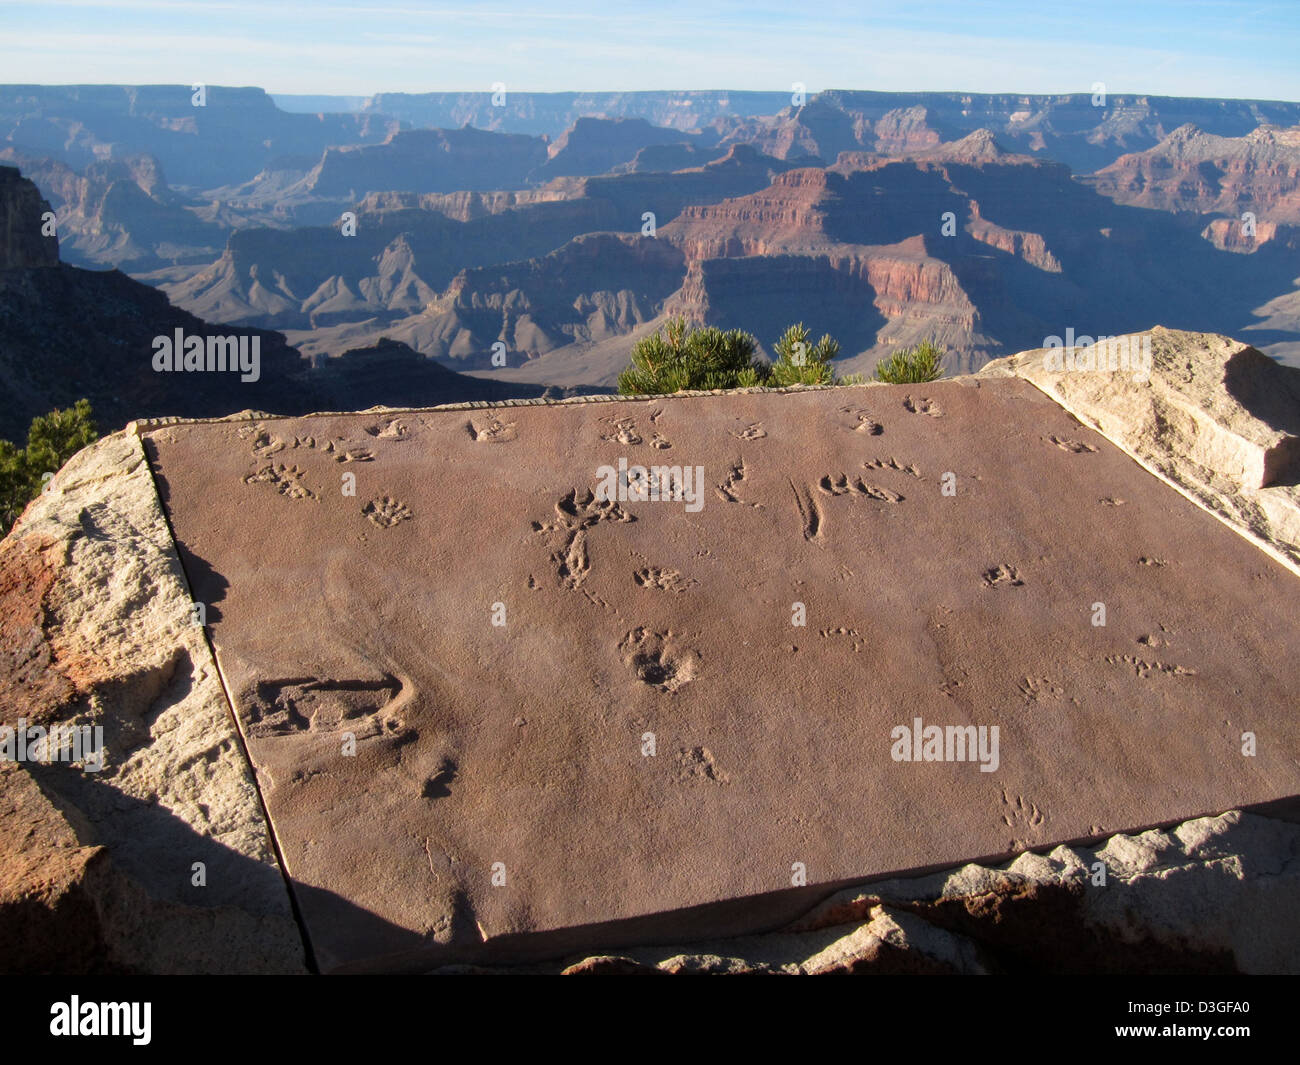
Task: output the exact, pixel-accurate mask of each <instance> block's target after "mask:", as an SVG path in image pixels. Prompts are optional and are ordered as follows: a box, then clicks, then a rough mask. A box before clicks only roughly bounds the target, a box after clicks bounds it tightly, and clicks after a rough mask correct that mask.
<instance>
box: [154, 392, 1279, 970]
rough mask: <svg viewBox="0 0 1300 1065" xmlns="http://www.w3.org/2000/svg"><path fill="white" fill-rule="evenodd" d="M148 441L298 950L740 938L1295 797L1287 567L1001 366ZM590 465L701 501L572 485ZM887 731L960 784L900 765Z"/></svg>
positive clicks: (405, 956) (487, 955)
mask: <svg viewBox="0 0 1300 1065" xmlns="http://www.w3.org/2000/svg"><path fill="white" fill-rule="evenodd" d="M144 436H145V447H146V451H147V453H148V454H149V456H150V461H151V462H152V463H153V465H154V469H155V473H156V476H157V479H158V482H159V486H160V489H161V491H162V495H163V501H164V505H165V507H166V508H167V511H168V514H169V516H170V518H171V521H172V525H173V528H174V530H175V534H176V537H177V541H178V543H179V545H180V547H181V555H182V560H183V563H184V565H185V569H186V573H187V575H188V577H189V580H190V584H191V586H192V588H193V592H194V595H195V597H196V598H197V599H198V600H200V601H202V602H203V603H204V604H205V605H206V607H207V616H208V621H209V624H210V628H211V634H212V640H213V644H214V646H215V648H216V651H217V658H218V662H219V664H220V667H221V670H222V673H223V676H224V678H225V681H226V684H227V687H228V689H229V691H230V692H231V694H232V696H233V700H234V703H235V706H236V710H237V714H238V717H239V722H240V726H241V730H242V733H243V736H244V738H245V740H246V742H247V745H248V749H249V752H250V754H251V757H252V759H253V762H254V764H255V766H256V770H257V777H258V782H259V785H260V787H261V790H262V793H263V795H264V797H265V800H266V803H267V806H268V808H269V810H270V814H271V819H272V824H273V827H274V831H275V833H276V836H277V839H278V842H279V845H280V849H281V853H282V855H283V858H284V861H285V863H286V866H287V870H288V873H289V874H290V876H291V877H292V880H293V883H294V890H295V894H296V895H297V897H298V902H299V905H300V907H301V909H302V912H303V916H304V921H305V925H306V928H307V931H308V934H309V936H310V939H311V942H312V946H313V949H314V950H315V953H316V956H317V958H318V960H319V961H320V963H321V966H322V968H324V969H326V970H349V969H367V968H401V967H411V968H423V969H427V968H429V967H431V966H432V965H437V964H442V963H454V962H471V961H472V962H480V961H482V962H489V961H491V960H493V959H498V960H499V959H502V958H508V959H510V960H520V959H525V958H527V957H529V956H535V957H545V956H557V955H559V954H562V953H565V952H576V951H580V950H584V949H588V948H589V947H594V946H597V945H599V946H600V947H601V949H603V950H606V951H607V950H608V949H609V948H610V947H611V946H615V945H617V944H618V943H619V942H628V943H634V942H641V943H645V942H649V941H651V940H652V939H658V940H659V941H661V942H683V941H686V940H687V939H689V938H692V937H704V936H710V935H714V936H716V935H726V934H735V933H741V932H752V931H757V930H761V929H763V928H772V927H777V926H779V925H781V924H782V923H783V922H785V921H788V920H790V919H792V918H793V917H795V916H796V915H797V914H798V913H800V912H802V911H804V910H806V909H807V908H808V907H809V905H811V904H812V903H814V902H816V900H817V898H819V897H822V896H825V895H826V894H828V893H830V892H831V891H832V890H834V889H836V888H837V887H838V886H842V885H846V884H848V883H849V882H852V881H861V880H864V879H867V878H871V877H880V876H885V875H896V874H903V873H906V872H909V871H920V870H928V869H938V868H943V867H945V866H952V865H956V864H959V863H961V862H965V861H972V860H981V859H983V860H989V859H996V858H1001V857H1005V856H1009V855H1012V854H1015V853H1018V852H1021V851H1024V850H1027V849H1031V848H1032V849H1043V848H1050V847H1051V846H1053V845H1054V844H1057V843H1062V842H1068V841H1075V840H1083V839H1100V838H1102V837H1105V836H1110V835H1113V834H1114V833H1116V832H1123V831H1128V830H1134V829H1143V828H1147V827H1149V826H1154V825H1162V824H1171V823H1175V822H1179V821H1183V820H1186V819H1188V818H1191V817H1196V816H1201V815H1206V814H1216V813H1219V812H1221V811H1223V810H1228V809H1233V808H1236V807H1239V806H1242V805H1247V804H1253V803H1261V802H1266V801H1270V800H1274V799H1279V798H1284V797H1289V796H1292V795H1296V794H1300V767H1297V764H1296V762H1295V758H1294V752H1295V751H1296V750H1297V749H1300V723H1298V722H1297V721H1296V720H1295V718H1294V714H1293V713H1292V709H1291V708H1292V704H1293V699H1294V693H1295V691H1296V690H1297V688H1298V686H1300V661H1297V659H1296V656H1295V655H1294V653H1293V652H1294V647H1293V644H1292V641H1293V636H1292V633H1293V629H1292V628H1291V627H1290V623H1289V621H1288V620H1287V619H1293V618H1294V617H1296V616H1297V613H1298V611H1300V585H1298V584H1297V583H1296V580H1295V577H1294V575H1293V574H1292V573H1290V572H1288V570H1287V569H1286V568H1284V567H1283V566H1281V565H1279V564H1278V563H1277V562H1275V561H1274V560H1273V559H1271V558H1269V557H1267V556H1266V555H1264V554H1263V553H1261V552H1260V551H1258V550H1257V549H1256V548H1255V546H1254V545H1252V544H1251V543H1248V542H1247V541H1246V540H1244V539H1243V538H1242V537H1240V536H1238V535H1237V534H1236V533H1235V532H1234V531H1233V530H1231V529H1229V528H1227V527H1225V526H1224V525H1223V524H1222V523H1220V522H1218V521H1216V520H1215V519H1214V518H1213V517H1212V516H1210V515H1208V514H1206V513H1205V512H1204V511H1203V510H1202V509H1200V508H1199V507H1197V506H1196V505H1194V504H1193V503H1192V502H1191V501H1189V500H1188V499H1187V498H1185V497H1184V496H1183V495H1181V494H1180V493H1179V492H1177V491H1175V490H1173V489H1172V488H1171V487H1169V486H1168V485H1167V484H1165V483H1162V482H1161V481H1160V480H1159V479H1157V478H1154V477H1152V476H1151V475H1150V474H1149V473H1148V472H1147V471H1146V470H1144V469H1143V468H1141V466H1139V465H1138V464H1136V463H1134V462H1133V461H1132V460H1131V459H1130V458H1129V457H1128V456H1127V455H1125V454H1124V453H1123V452H1121V451H1120V450H1119V449H1118V448H1117V447H1115V446H1114V445H1112V444H1111V443H1110V442H1108V441H1107V440H1106V439H1105V438H1103V437H1102V436H1100V435H1099V434H1098V433H1096V432H1093V431H1092V430H1090V429H1087V428H1085V427H1083V426H1081V425H1080V424H1079V423H1078V422H1077V421H1076V420H1075V419H1074V418H1073V417H1072V416H1071V415H1070V414H1068V413H1067V412H1066V411H1064V410H1062V409H1061V408H1060V407H1059V406H1058V405H1057V404H1055V403H1053V402H1051V401H1050V400H1048V399H1047V398H1046V397H1045V396H1043V395H1042V394H1041V393H1040V392H1039V391H1038V390H1036V389H1035V388H1033V387H1032V386H1031V385H1029V384H1028V383H1026V382H1022V381H1016V380H1005V379H997V378H988V379H966V380H959V381H952V382H947V383H939V384H932V385H924V386H877V387H866V388H853V389H834V390H820V391H806V392H796V393H793V394H771V393H761V394H744V393H740V394H731V395H727V396H713V397H674V398H666V399H649V400H639V401H616V402H608V403H601V402H583V403H561V404H552V405H546V406H536V405H527V404H524V405H516V406H500V407H494V408H486V407H484V408H477V409H470V410H435V411H408V412H388V413H368V414H363V415H329V416H317V417H310V418H302V419H288V420H286V419H269V418H265V419H257V418H254V419H250V420H247V421H244V422H237V421H229V422H222V423H202V424H199V423H184V424H174V425H165V426H159V427H155V428H151V429H148V430H147V431H145V433H144ZM620 459H623V460H626V462H627V463H628V464H629V465H633V466H634V465H637V464H641V465H644V466H647V467H648V466H651V465H655V464H658V465H664V466H668V465H673V466H678V467H684V468H685V467H689V468H691V469H692V470H694V469H695V468H697V467H703V470H704V485H705V486H706V487H705V490H704V495H703V497H702V499H703V505H702V506H701V507H699V508H698V509H695V508H692V507H690V506H688V505H686V503H685V502H684V501H665V500H660V501H653V502H651V501H633V500H626V501H614V502H601V501H600V500H598V499H596V498H595V497H594V491H595V489H596V488H597V487H598V485H599V483H600V482H601V478H602V473H601V468H602V467H606V466H611V467H617V466H618V464H619V461H620ZM948 474H951V475H953V476H952V478H949V477H948V476H947V475H948ZM949 485H955V494H946V493H945V486H949ZM351 488H354V489H355V494H346V493H347V492H348V491H349V489H351ZM1099 606H1101V607H1103V608H1104V620H1105V624H1104V625H1102V624H1098V623H1097V621H1098V620H1099V618H1100V617H1101V615H1099V613H1098V607H1099ZM798 620H804V621H805V622H806V623H805V624H803V625H799V624H796V623H794V622H797V621H798ZM494 621H496V622H499V623H498V624H494ZM917 719H920V721H921V724H920V726H918V727H922V726H941V727H943V726H960V727H964V726H974V727H975V728H977V729H978V728H981V727H982V728H984V729H986V730H989V731H986V732H985V736H986V738H990V739H991V736H992V733H991V729H992V728H993V727H997V728H998V730H999V733H998V735H999V749H998V756H997V758H996V769H992V765H993V760H991V759H985V765H986V766H988V767H989V768H990V769H992V771H988V772H985V771H982V769H981V765H980V764H979V763H978V762H977V761H976V760H973V753H974V752H968V754H970V755H971V757H970V758H967V760H964V761H963V760H942V761H940V760H920V761H902V760H900V758H899V743H900V742H901V740H900V739H899V735H900V734H899V732H898V731H896V730H902V734H905V735H907V736H909V737H910V735H911V733H912V729H913V726H914V723H916V721H917ZM1246 732H1250V733H1253V734H1254V736H1255V737H1256V744H1255V747H1254V753H1253V754H1251V755H1247V754H1244V753H1243V733H1246ZM964 735H965V734H964V733H963V736H964ZM944 753H946V754H947V755H949V756H952V755H954V754H956V753H959V752H957V751H955V750H954V749H950V750H948V751H947V752H944ZM918 757H919V755H918ZM805 878H806V886H799V885H800V884H801V881H804V880H805ZM872 919H873V920H874V919H875V918H872ZM882 928H883V926H882ZM878 932H881V929H880V928H878V929H877V930H876V932H873V933H871V934H873V935H876V933H878ZM864 934H865V933H864ZM891 934H892V933H891ZM876 938H877V939H879V940H881V942H887V941H888V940H889V935H876ZM963 964H964V963H963Z"/></svg>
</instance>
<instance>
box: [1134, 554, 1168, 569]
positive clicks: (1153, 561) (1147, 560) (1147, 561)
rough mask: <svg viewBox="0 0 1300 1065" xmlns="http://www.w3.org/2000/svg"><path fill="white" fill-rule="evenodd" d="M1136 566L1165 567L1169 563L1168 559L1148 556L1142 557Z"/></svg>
mask: <svg viewBox="0 0 1300 1065" xmlns="http://www.w3.org/2000/svg"><path fill="white" fill-rule="evenodd" d="M1138 564H1139V565H1141V566H1167V565H1169V561H1168V559H1163V558H1154V557H1152V556H1150V555H1143V556H1142V557H1141V558H1139V559H1138Z"/></svg>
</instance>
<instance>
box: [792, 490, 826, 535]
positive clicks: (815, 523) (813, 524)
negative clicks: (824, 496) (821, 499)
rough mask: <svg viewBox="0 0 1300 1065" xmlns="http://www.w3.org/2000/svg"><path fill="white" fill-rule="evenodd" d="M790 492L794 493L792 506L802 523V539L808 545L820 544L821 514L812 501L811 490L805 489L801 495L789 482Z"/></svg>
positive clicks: (821, 533) (815, 503)
mask: <svg viewBox="0 0 1300 1065" xmlns="http://www.w3.org/2000/svg"><path fill="white" fill-rule="evenodd" d="M790 491H792V492H793V493H794V505H795V506H796V507H797V508H798V510H799V520H800V521H801V522H803V538H804V539H805V540H807V541H808V542H809V543H814V544H816V543H820V542H821V540H822V537H823V526H822V512H821V508H820V507H818V506H817V501H816V500H815V499H813V494H812V492H811V490H808V489H805V490H804V493H803V495H800V494H799V489H798V488H796V487H795V486H794V481H793V480H792V481H790Z"/></svg>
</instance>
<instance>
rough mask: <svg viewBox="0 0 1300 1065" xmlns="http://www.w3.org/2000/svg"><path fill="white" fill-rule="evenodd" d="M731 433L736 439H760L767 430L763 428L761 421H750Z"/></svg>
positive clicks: (765, 434)
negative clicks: (739, 429) (738, 430)
mask: <svg viewBox="0 0 1300 1065" xmlns="http://www.w3.org/2000/svg"><path fill="white" fill-rule="evenodd" d="M731 435H732V436H734V437H735V438H736V439H737V440H762V439H763V437H765V436H767V430H766V429H764V428H763V423H762V422H752V423H750V424H749V425H747V426H745V428H744V429H742V430H741V431H740V432H738V433H737V432H733V433H732V434H731Z"/></svg>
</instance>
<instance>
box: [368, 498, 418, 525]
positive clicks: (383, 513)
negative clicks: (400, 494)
mask: <svg viewBox="0 0 1300 1065" xmlns="http://www.w3.org/2000/svg"><path fill="white" fill-rule="evenodd" d="M361 513H362V514H364V515H365V516H366V517H367V518H369V519H370V520H371V521H372V522H374V523H375V524H376V525H378V526H379V527H380V528H381V529H391V528H392V527H393V526H394V525H400V524H401V523H402V522H404V521H410V520H411V517H412V514H411V508H410V507H408V506H407V505H406V504H405V503H399V502H398V501H397V500H396V499H390V498H389V497H388V496H384V497H383V498H382V499H372V500H371V501H370V502H369V503H367V504H366V505H365V506H364V507H362V508H361Z"/></svg>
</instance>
